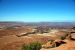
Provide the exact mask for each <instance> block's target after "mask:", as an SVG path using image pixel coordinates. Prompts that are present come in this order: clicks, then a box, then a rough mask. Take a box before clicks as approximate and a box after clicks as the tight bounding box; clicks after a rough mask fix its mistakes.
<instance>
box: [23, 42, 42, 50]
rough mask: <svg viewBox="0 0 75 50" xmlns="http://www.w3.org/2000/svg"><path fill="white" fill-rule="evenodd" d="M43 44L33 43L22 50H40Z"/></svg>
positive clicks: (24, 46)
mask: <svg viewBox="0 0 75 50" xmlns="http://www.w3.org/2000/svg"><path fill="white" fill-rule="evenodd" d="M40 49H41V44H40V43H38V42H35V43H31V44H29V45H23V47H22V50H40Z"/></svg>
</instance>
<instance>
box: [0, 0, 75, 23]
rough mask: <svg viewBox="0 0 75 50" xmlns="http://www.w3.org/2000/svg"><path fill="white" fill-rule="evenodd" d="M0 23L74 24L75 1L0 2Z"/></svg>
mask: <svg viewBox="0 0 75 50" xmlns="http://www.w3.org/2000/svg"><path fill="white" fill-rule="evenodd" d="M0 21H23V22H68V21H69V22H70V21H72V22H74V21H75V0H0Z"/></svg>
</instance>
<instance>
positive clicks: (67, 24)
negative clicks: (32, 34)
mask: <svg viewBox="0 0 75 50" xmlns="http://www.w3.org/2000/svg"><path fill="white" fill-rule="evenodd" d="M1 26H41V27H43V26H49V27H54V28H72V27H75V22H0V27H1Z"/></svg>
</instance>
